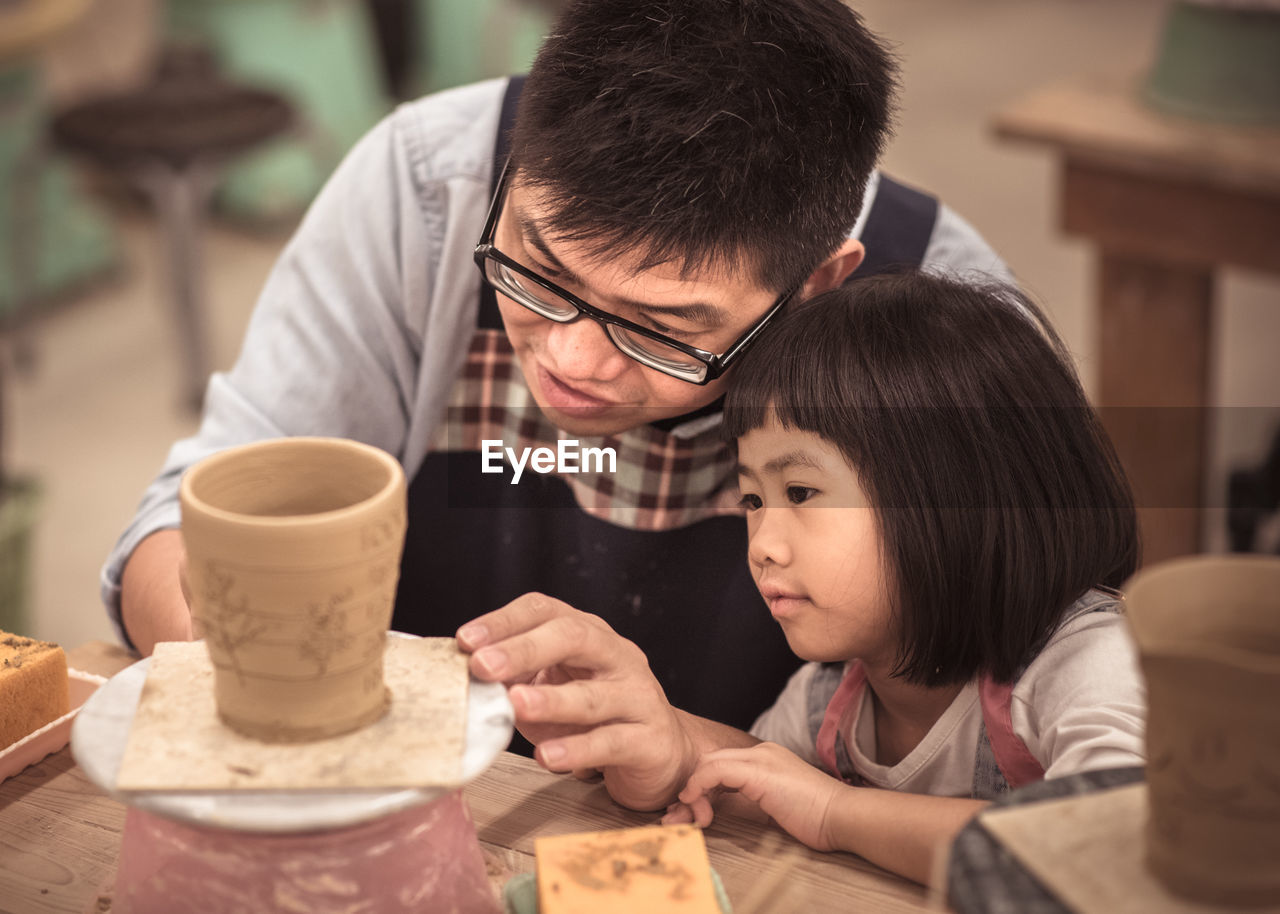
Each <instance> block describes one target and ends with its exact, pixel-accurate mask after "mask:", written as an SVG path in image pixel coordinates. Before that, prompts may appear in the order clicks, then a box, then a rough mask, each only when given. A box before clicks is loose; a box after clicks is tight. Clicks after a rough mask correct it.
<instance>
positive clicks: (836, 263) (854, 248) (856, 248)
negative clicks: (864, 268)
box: [800, 238, 867, 299]
mask: <svg viewBox="0 0 1280 914" xmlns="http://www.w3.org/2000/svg"><path fill="white" fill-rule="evenodd" d="M866 253H867V249H866V248H864V247H863V246H862V242H861V241H858V240H857V239H854V238H846V239H845V241H844V244H842V245H840V247H839V248H837V249H836V251H835V253H833V254H832V255H831V256H830V257H828V258H827V259H826V260H824V261H823V262H822V264H821V266H819V267H818V269H816V270H814V271H813V272H812V273H811V274H810V275H809V278H808V279H807V280H805V283H804V286H803V288H802V289H801V294H800V297H801V298H802V299H804V298H812V297H813V296H814V295H817V294H818V293H819V292H826V291H828V290H829V289H834V288H835V287H836V286H838V285H840V284H842V283H843V282H844V281H845V280H846V279H848V278H849V274H850V273H852V272H853V271H854V270H856V269H858V264H860V263H862V258H863V257H864V256H866Z"/></svg>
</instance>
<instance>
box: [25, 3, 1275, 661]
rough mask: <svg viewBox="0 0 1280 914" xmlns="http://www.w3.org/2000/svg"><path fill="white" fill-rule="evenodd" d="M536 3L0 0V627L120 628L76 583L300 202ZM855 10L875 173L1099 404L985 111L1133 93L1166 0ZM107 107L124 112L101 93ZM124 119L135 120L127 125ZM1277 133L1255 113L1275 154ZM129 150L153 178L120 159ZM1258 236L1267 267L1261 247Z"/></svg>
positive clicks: (1222, 427)
mask: <svg viewBox="0 0 1280 914" xmlns="http://www.w3.org/2000/svg"><path fill="white" fill-rule="evenodd" d="M554 6H555V3H554V2H553V0H546V2H543V3H537V2H533V0H394V2H393V0H253V2H250V0H0V207H2V208H0V430H2V431H0V467H2V468H3V473H4V475H3V476H0V483H2V484H3V485H4V488H5V489H7V490H8V493H9V494H8V495H6V496H4V499H5V500H4V502H3V503H0V509H3V508H7V509H8V514H9V515H11V516H10V517H8V518H7V519H5V518H4V517H3V516H0V538H3V541H2V542H0V566H2V567H0V579H2V578H5V577H6V576H8V577H9V578H10V579H12V578H13V577H14V576H15V575H16V576H18V577H19V578H20V580H19V583H18V584H17V585H6V584H3V583H0V588H3V587H4V586H17V587H18V588H19V589H21V590H23V591H24V593H23V594H22V595H20V596H19V597H12V598H10V599H14V600H19V601H20V602H21V604H22V607H23V610H22V612H23V613H24V614H25V616H24V618H23V619H22V620H21V622H20V623H18V624H15V623H14V622H13V621H12V620H7V621H8V624H4V622H2V621H0V627H15V628H19V630H23V631H25V633H27V634H31V635H34V636H37V637H42V638H47V639H52V640H56V641H59V642H62V643H65V644H68V645H74V644H78V643H80V642H83V641H85V640H87V639H90V638H99V637H101V638H108V639H112V638H114V632H113V631H112V629H111V626H110V625H109V623H108V622H107V619H106V616H105V613H104V611H103V609H102V607H101V606H100V604H99V599H98V574H99V569H100V567H101V564H102V561H103V559H104V557H105V556H106V553H107V551H108V549H109V548H110V547H111V544H112V543H113V541H114V539H115V537H116V536H117V535H118V533H119V532H120V530H121V529H122V528H123V527H124V525H125V524H126V523H127V522H128V520H129V518H130V516H131V515H132V513H133V510H134V507H135V505H136V503H137V501H138V498H139V497H140V495H141V493H142V490H143V489H144V488H145V486H146V485H147V483H148V482H149V481H150V479H151V478H152V476H153V475H154V474H155V473H156V471H157V470H158V469H159V467H160V465H161V463H162V462H163V460H164V457H165V454H166V452H167V450H168V448H169V446H170V444H171V443H172V442H173V441H174V440H176V439H177V438H179V437H182V436H185V435H188V434H190V433H192V432H193V431H194V429H195V427H196V423H197V414H196V413H195V412H194V411H193V410H192V409H191V403H192V401H193V399H195V398H196V396H197V392H198V390H199V389H200V388H201V387H202V386H203V379H204V378H205V377H206V376H207V372H208V371H210V370H220V369H225V368H227V367H229V366H230V365H231V363H232V362H233V361H234V359H235V357H236V353H237V350H238V347H239V342H240V337H241V334H242V332H243V330H244V327H245V324H246V321H247V319H248V315H249V312H250V310H251V308H252V306H253V303H254V300H255V298H256V296H257V294H258V291H259V289H260V287H261V285H262V283H263V281H264V279H265V277H266V275H267V273H268V271H269V270H270V268H271V265H272V263H273V262H274V260H275V258H276V257H277V255H278V254H279V252H280V250H281V248H282V246H283V245H284V243H285V242H286V240H287V239H288V237H289V233H290V231H291V229H292V227H293V226H294V225H295V224H296V221H297V219H298V217H299V214H300V213H301V211H302V210H303V208H304V207H305V206H306V204H307V201H308V200H309V199H310V197H311V195H312V194H314V192H315V190H316V188H317V187H318V186H319V184H320V183H321V182H322V181H323V180H324V178H325V176H326V175H327V174H328V173H329V171H330V170H331V169H332V168H333V166H334V164H336V162H337V160H338V159H339V158H340V156H341V155H342V154H343V152H344V151H345V150H346V149H347V148H349V146H350V145H351V144H352V143H353V142H354V140H355V139H356V138H357V137H358V136H359V135H360V134H361V133H363V132H364V131H365V130H367V129H368V128H369V127H370V126H372V125H373V124H374V123H375V122H376V121H377V120H378V119H379V118H380V117H382V116H383V115H385V114H386V113H387V112H388V111H389V110H391V108H392V107H393V106H394V105H395V104H396V103H397V101H398V100H403V99H408V98H412V97H415V96H417V95H419V94H421V93H424V92H427V91H433V90H435V89H439V88H443V87H447V86H450V85H456V84H459V83H463V82H468V81H471V80H474V79H479V78H483V77H487V76H496V75H501V74H505V73H508V72H517V71H522V70H524V69H525V68H527V66H528V63H529V61H530V60H531V58H532V56H533V53H534V51H535V50H536V48H537V45H538V42H539V40H540V37H541V36H542V35H543V34H544V33H545V31H546V28H547V26H548V23H549V21H550V17H551V15H552V11H553V8H554ZM855 6H856V8H857V9H859V10H860V11H861V12H862V13H863V14H864V16H865V17H866V19H867V20H868V22H869V23H870V25H871V26H872V27H873V28H874V29H876V30H877V31H879V32H880V33H881V34H883V35H884V36H886V37H887V38H888V39H889V40H890V41H891V42H892V43H893V45H894V46H895V47H896V49H897V52H898V54H899V55H900V57H901V60H902V62H903V67H904V86H903V94H902V99H901V114H900V118H899V128H898V131H897V137H896V139H895V141H894V142H893V145H892V146H891V147H890V149H889V152H888V155H887V157H886V160H885V162H884V168H885V170H886V171H888V172H890V173H892V174H893V175H895V176H896V177H898V178H899V179H901V180H904V181H906V182H907V183H910V184H914V185H917V186H919V187H922V188H925V189H927V190H929V191H931V192H933V193H935V194H937V195H938V196H940V197H941V198H942V199H943V200H945V201H946V202H947V203H948V204H949V205H950V206H952V207H953V208H955V209H956V210H958V211H959V212H960V213H962V214H963V215H964V216H965V217H966V218H967V219H969V220H970V221H971V222H972V223H973V224H974V225H975V226H976V227H977V228H978V229H979V230H980V231H981V232H982V233H983V234H984V235H985V236H986V238H987V239H988V240H989V241H990V242H991V243H992V244H993V246H994V247H995V248H996V249H997V250H998V251H999V252H1000V253H1001V254H1002V255H1003V256H1004V258H1005V260H1006V261H1007V262H1008V263H1009V265H1010V266H1011V267H1012V269H1013V270H1014V272H1015V274H1016V275H1017V276H1018V278H1019V280H1020V281H1021V282H1022V283H1023V285H1024V286H1025V288H1026V289H1027V290H1028V291H1029V292H1030V293H1031V294H1032V295H1033V296H1034V297H1036V298H1037V299H1038V300H1039V301H1040V302H1041V303H1042V304H1043V305H1044V307H1045V308H1046V309H1047V310H1048V312H1049V313H1050V314H1051V316H1052V317H1053V319H1054V320H1055V322H1056V324H1057V327H1058V329H1059V331H1060V332H1061V334H1062V335H1063V336H1064V338H1065V339H1066V341H1067V343H1068V345H1069V347H1070V349H1071V351H1072V353H1073V355H1074V357H1075V358H1076V360H1077V365H1078V367H1079V369H1080V371H1081V374H1082V376H1083V378H1084V380H1085V384H1086V387H1087V388H1089V390H1090V391H1091V392H1094V391H1096V385H1097V384H1098V367H1099V353H1100V348H1101V344H1100V329H1099V321H1098V307H1097V301H1098V291H1099V276H1098V258H1097V255H1096V246H1095V245H1094V244H1092V243H1091V242H1090V241H1089V240H1088V239H1086V238H1084V237H1080V236H1071V237H1068V236H1067V235H1066V234H1064V233H1063V231H1062V230H1061V229H1060V225H1061V219H1062V215H1061V205H1060V190H1059V185H1060V176H1061V172H1060V165H1059V158H1058V154H1057V153H1056V152H1055V149H1054V148H1053V146H1052V144H1045V143H1038V142H1034V141H1033V142H1026V141H1023V142H1011V141H1010V140H1009V139H1008V138H1007V137H1006V138H1003V139H1002V138H998V137H997V136H996V133H995V131H994V130H993V127H992V125H993V122H994V121H995V120H996V119H997V117H999V116H1000V115H1001V113H1002V112H1007V111H1008V110H1009V106H1011V105H1013V104H1015V103H1016V102H1017V101H1018V100H1019V99H1021V98H1024V97H1025V96H1026V95H1027V93H1029V92H1032V91H1034V90H1037V89H1038V88H1040V87H1042V86H1048V85H1053V84H1056V83H1059V82H1061V81H1063V80H1068V81H1069V80H1074V79H1078V78H1080V77H1082V76H1087V77H1089V78H1093V77H1094V76H1098V77H1100V78H1102V79H1103V80H1104V81H1105V82H1108V83H1109V84H1114V85H1121V86H1131V87H1134V91H1135V92H1136V91H1137V90H1136V87H1137V85H1138V84H1139V82H1140V81H1141V79H1142V78H1143V77H1144V75H1145V74H1148V73H1149V72H1150V71H1151V69H1152V67H1153V64H1154V61H1155V60H1156V58H1157V55H1158V54H1159V52H1160V46H1161V41H1162V35H1163V34H1164V31H1163V30H1164V27H1165V23H1166V21H1167V17H1168V15H1169V11H1170V8H1171V4H1170V3H1169V2H1166V0H1125V2H1123V3H1115V2H1105V0H1034V2H1026V0H911V2H897V0H860V2H858V3H856V4H855ZM162 48H168V49H170V53H168V54H165V55H161V53H160V52H161V49H162ZM209 51H211V52H212V56H210V55H209V54H208V53H207V52H209ZM211 68H216V69H211ZM158 69H162V71H163V74H164V76H163V79H162V80H161V81H160V82H156V81H155V80H156V74H157V72H158ZM215 73H216V75H217V76H219V77H220V79H219V80H215V79H214V75H215ZM211 80H213V81H212V82H211ZM121 93H128V94H127V95H122V94H121ZM104 96H114V97H116V98H117V99H120V98H124V99H126V101H128V102H129V103H128V104H125V105H124V106H123V107H120V108H115V109H109V110H104V109H102V108H101V107H97V108H95V107H94V104H95V103H99V102H100V101H101V99H103V98H104ZM279 105H283V107H279ZM192 112H203V115H202V116H201V117H197V118H196V119H197V121H198V123H196V125H195V126H194V127H193V128H192V129H191V130H188V131H187V132H186V133H185V134H183V135H179V133H178V132H175V130H174V129H173V126H174V121H175V119H178V118H182V117H196V115H194V114H193V113H192ZM1086 119H1087V118H1086ZM121 124H129V125H133V127H132V129H131V130H126V131H124V134H123V135H122V133H121V130H122V128H121V126H120V125H121ZM1275 130H1276V128H1275V127H1270V128H1260V133H1259V135H1260V136H1263V138H1264V139H1265V140H1266V142H1269V143H1271V145H1270V146H1268V147H1266V148H1268V149H1271V150H1275V149H1278V148H1280V147H1278V146H1276V145H1275V142H1276V141H1275V138H1274V132H1275ZM1268 131H1270V133H1268ZM1006 133H1007V131H1006ZM193 134H194V135H196V136H197V137H198V138H199V140H200V144H203V145H200V144H195V145H193V141H192V140H191V136H192V135H193ZM1268 137H1269V138H1268ZM143 142H146V143H151V144H152V145H153V146H155V148H156V149H158V150H160V153H159V158H158V159H157V160H156V162H159V164H156V162H153V163H152V164H150V165H145V166H144V165H140V164H139V159H138V156H139V154H140V153H139V150H138V149H137V148H134V147H136V146H137V144H139V143H143ZM131 144H132V145H131ZM1272 175H1273V180H1274V169H1273V170H1272ZM1254 191H1256V186H1253V187H1252V189H1251V190H1250V192H1254ZM1270 193H1271V194H1272V195H1280V182H1278V183H1277V184H1276V185H1275V186H1273V187H1272V188H1271V190H1270ZM1263 224H1264V225H1269V224H1273V223H1263ZM1260 243H1261V248H1260V249H1261V250H1262V251H1263V252H1264V255H1265V252H1266V251H1267V250H1273V251H1274V252H1275V255H1276V256H1275V258H1274V259H1273V260H1272V262H1271V265H1270V266H1271V268H1272V269H1276V268H1280V238H1276V237H1271V238H1270V239H1266V238H1264V239H1262V241H1261V242H1260ZM1263 259H1264V260H1265V256H1264V258H1263ZM1266 268H1267V264H1266V263H1263V264H1262V266H1261V267H1260V268H1259V267H1255V268H1253V269H1235V268H1228V269H1224V270H1221V271H1220V272H1219V273H1218V274H1217V280H1216V286H1215V290H1214V301H1215V304H1216V307H1215V308H1214V310H1213V316H1212V321H1211V326H1210V327H1209V328H1208V332H1207V333H1206V334H1205V337H1206V338H1207V339H1209V340H1210V341H1211V345H1210V348H1209V351H1208V359H1209V367H1208V371H1209V403H1210V404H1212V406H1213V407H1214V409H1212V410H1210V411H1208V415H1209V416H1210V426H1211V427H1210V429H1209V431H1210V438H1209V441H1210V445H1209V448H1208V455H1207V461H1208V465H1207V469H1206V471H1205V473H1204V483H1203V497H1204V502H1205V504H1206V505H1208V506H1209V507H1208V508H1207V509H1206V510H1204V511H1202V512H1200V514H1199V515H1197V521H1196V522H1197V523H1198V524H1200V531H1199V534H1200V536H1199V546H1198V548H1200V549H1203V550H1206V551H1224V550H1227V549H1229V548H1231V546H1232V542H1231V539H1230V537H1229V529H1228V522H1227V510H1226V506H1227V504H1228V481H1229V478H1230V474H1231V473H1232V471H1241V470H1244V469H1252V470H1257V471H1258V472H1261V468H1262V467H1263V465H1264V462H1265V460H1266V458H1267V455H1268V449H1269V448H1270V447H1271V446H1272V445H1271V442H1272V436H1274V435H1275V434H1276V429H1277V427H1278V426H1280V368H1277V354H1278V353H1280V307H1277V306H1278V305H1280V286H1278V285H1277V281H1276V277H1275V276H1274V275H1272V276H1270V277H1268V276H1267V275H1266V273H1265V270H1266ZM183 307H185V308H186V309H187V311H186V312H185V313H186V314H187V315H188V316H187V318H186V319H185V322H184V318H183V317H182V315H183V314H184V312H183V311H182V310H181V309H182V308H183ZM191 315H194V319H193V318H192V317H191ZM1195 332H1200V331H1199V330H1196V331H1195ZM184 334H185V335H184ZM1155 383H1157V384H1158V383H1159V381H1158V379H1156V380H1155ZM1251 478H1252V477H1251ZM12 515H21V516H20V517H18V518H16V519H15V517H13V516H12ZM1257 520H1258V524H1257V529H1256V536H1255V537H1254V539H1253V547H1254V548H1259V549H1268V550H1270V549H1274V548H1275V547H1274V545H1273V543H1274V542H1276V538H1275V536H1274V530H1273V529H1272V528H1273V526H1274V519H1273V518H1269V517H1267V516H1266V515H1265V513H1262V514H1260V515H1259V516H1258V518H1257ZM28 521H29V522H30V524H31V526H30V528H29V529H30V535H29V537H27V538H26V539H25V541H24V539H23V537H22V535H21V533H22V530H23V529H26V528H25V527H24V523H26V522H28ZM1269 537H1270V539H1269ZM1237 540H1239V537H1237ZM1237 545H1239V542H1237ZM3 599H4V598H3V597H0V600H3Z"/></svg>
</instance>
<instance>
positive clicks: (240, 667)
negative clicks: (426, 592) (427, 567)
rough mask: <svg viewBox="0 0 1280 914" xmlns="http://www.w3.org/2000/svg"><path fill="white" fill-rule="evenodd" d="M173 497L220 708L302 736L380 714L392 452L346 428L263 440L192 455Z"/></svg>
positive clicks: (393, 514) (397, 518)
mask: <svg viewBox="0 0 1280 914" xmlns="http://www.w3.org/2000/svg"><path fill="white" fill-rule="evenodd" d="M180 496H181V504H182V536H183V541H184V543H185V545H186V550H187V582H188V586H189V592H190V599H191V603H192V614H193V617H194V620H195V624H196V629H197V632H196V633H197V635H198V636H203V637H204V639H205V642H206V644H207V645H208V647H209V656H210V658H211V659H212V661H213V666H214V670H215V692H216V697H217V705H218V713H219V715H220V716H221V718H222V720H223V721H224V722H225V723H226V724H227V725H228V726H230V727H232V728H233V729H235V730H236V731H238V732H240V733H243V734H245V735H246V736H251V737H254V738H256V739H262V740H266V741H270V742H298V741H303V740H313V739H321V738H324V737H328V736H336V735H338V734H341V733H346V732H349V731H351V730H354V729H356V728H358V727H361V726H364V725H365V724H368V723H372V722H373V721H375V720H377V719H378V718H379V717H381V716H382V715H383V714H384V713H385V712H386V709H387V707H388V705H389V701H390V696H389V693H388V691H387V688H386V684H385V682H384V680H383V667H382V654H383V649H384V647H385V645H386V632H387V629H388V627H389V626H390V624H391V613H392V609H393V607H394V603H395V592H396V581H397V579H398V577H399V572H400V553H401V550H402V549H403V546H404V531H405V482H404V472H403V470H402V469H401V467H400V464H399V463H398V462H397V461H396V460H395V458H393V457H392V456H391V455H390V454H387V453H386V452H384V451H381V450H379V449H377V448H375V447H370V446H369V445H365V444H359V443H357V442H354V441H346V440H342V439H334V438H282V439H274V440H269V441H261V442H257V443H254V444H249V445H245V446H243V447H237V448H232V449H230V450H227V451H223V452H221V453H218V454H215V455H213V456H211V457H208V458H206V459H205V460H203V461H201V462H200V463H198V464H196V465H195V466H194V467H192V468H191V469H190V470H189V471H188V472H187V474H186V475H185V476H184V477H183V480H182V486H181V490H180Z"/></svg>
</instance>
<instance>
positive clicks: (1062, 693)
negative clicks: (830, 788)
mask: <svg viewBox="0 0 1280 914" xmlns="http://www.w3.org/2000/svg"><path fill="white" fill-rule="evenodd" d="M817 669H818V664H816V663H806V664H805V665H804V666H802V667H801V668H800V669H799V670H797V671H796V673H795V674H794V675H793V676H792V677H791V680H790V681H789V682H788V683H787V685H786V687H785V688H784V689H783V691H782V694H781V695H779V696H778V700H777V701H776V702H774V704H773V706H772V707H771V708H770V709H769V710H767V711H765V712H764V713H763V714H762V715H760V717H759V719H757V720H756V722H755V724H754V725H753V726H752V728H751V733H752V734H753V735H754V736H756V737H758V738H759V739H762V740H768V741H770V742H774V743H778V744H779V745H782V746H784V747H786V748H787V749H790V750H791V751H792V752H794V753H796V754H797V755H799V756H800V757H801V758H803V759H805V760H806V761H808V762H809V763H810V764H813V765H816V766H819V767H821V763H820V762H819V761H818V754H817V750H816V747H815V746H814V744H813V739H812V737H811V735H810V731H809V722H808V715H807V704H808V701H807V699H808V694H809V687H810V682H811V680H812V679H813V675H814V672H815V671H816V670H817ZM874 715H875V711H874V709H873V703H872V699H871V690H870V689H864V690H863V693H862V701H861V704H860V707H859V709H858V711H857V714H856V716H855V717H854V719H853V721H852V723H851V725H850V727H849V730H848V731H847V732H845V733H842V734H841V737H842V738H843V739H844V740H845V743H846V746H847V748H848V750H849V757H850V758H851V759H852V761H853V766H854V769H855V770H856V771H857V772H858V774H859V775H861V776H862V777H863V778H864V779H865V780H866V781H867V782H868V783H869V784H871V785H873V786H875V787H883V788H887V789H889V790H902V791H906V792H909V793H922V794H929V795H932V796H969V795H970V792H971V790H972V788H973V769H974V760H975V758H976V755H977V748H978V734H979V729H980V727H981V725H982V707H981V704H980V703H979V701H978V684H977V681H976V680H975V681H973V682H970V683H968V684H967V685H966V686H965V687H964V688H963V689H962V690H961V691H960V694H959V695H957V696H956V698H955V700H954V701H952V702H951V704H950V705H949V706H948V707H947V709H946V711H944V712H943V714H942V716H941V717H940V718H938V721H937V723H935V724H934V725H933V727H932V728H931V729H930V730H929V732H928V733H927V734H926V735H925V737H924V739H923V740H921V741H920V744H919V745H917V746H916V747H915V748H914V749H913V750H911V752H910V753H908V754H907V756H906V758H904V759H902V761H900V762H898V764H896V765H880V764H878V763H877V762H876V761H875V756H876V752H875V716H874ZM1011 715H1012V719H1013V731H1014V733H1015V734H1017V736H1018V737H1019V738H1020V739H1021V740H1022V741H1023V742H1024V743H1026V746H1027V749H1028V750H1030V752H1031V754H1032V755H1034V756H1035V757H1036V760H1037V761H1038V762H1040V764H1041V766H1043V768H1044V770H1045V777H1046V778H1055V777H1064V776H1066V775H1069V774H1077V773H1079V772H1081V771H1092V770H1096V769H1100V768H1119V767H1124V766H1129V765H1142V764H1144V763H1145V754H1144V742H1143V738H1144V737H1143V734H1144V725H1145V722H1146V693H1145V688H1144V684H1143V680H1142V675H1141V672H1140V670H1139V667H1138V660H1137V651H1136V648H1135V646H1134V644H1133V640H1132V637H1131V635H1130V634H1129V629H1128V626H1127V624H1126V623H1125V620H1124V617H1123V616H1122V615H1119V614H1117V613H1109V612H1091V613H1084V614H1082V615H1078V616H1076V617H1075V618H1073V619H1070V620H1068V621H1067V622H1066V623H1064V624H1063V625H1062V626H1061V627H1060V628H1059V629H1058V630H1057V631H1056V632H1055V633H1054V635H1053V637H1052V638H1051V639H1050V641H1049V643H1048V644H1047V645H1045V647H1044V649H1043V650H1042V651H1041V652H1040V654H1039V655H1038V656H1037V657H1036V658H1035V660H1033V661H1032V662H1031V664H1030V666H1028V667H1027V669H1026V672H1024V673H1023V674H1022V677H1021V678H1020V679H1019V680H1018V682H1017V684H1016V685H1015V686H1014V689H1013V704H1012V707H1011Z"/></svg>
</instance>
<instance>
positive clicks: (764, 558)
mask: <svg viewBox="0 0 1280 914" xmlns="http://www.w3.org/2000/svg"><path fill="white" fill-rule="evenodd" d="M748 517H749V518H750V522H749V523H748V532H747V558H748V559H749V560H750V562H751V564H753V565H760V566H763V565H783V566H785V565H788V564H790V562H791V547H790V545H788V543H787V537H786V531H785V529H784V524H783V521H784V516H783V512H781V511H772V510H770V509H769V508H757V509H756V510H755V511H754V512H752V513H751V514H750V515H748Z"/></svg>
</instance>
